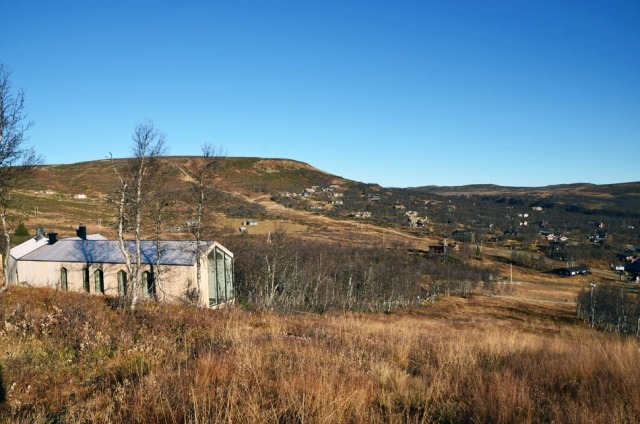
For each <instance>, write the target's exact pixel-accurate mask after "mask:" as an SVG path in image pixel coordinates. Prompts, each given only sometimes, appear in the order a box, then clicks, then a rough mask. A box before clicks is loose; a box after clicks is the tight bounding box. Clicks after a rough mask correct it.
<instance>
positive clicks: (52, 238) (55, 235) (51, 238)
mask: <svg viewBox="0 0 640 424" xmlns="http://www.w3.org/2000/svg"><path fill="white" fill-rule="evenodd" d="M47 236H49V244H54V243H55V242H57V241H58V233H47Z"/></svg>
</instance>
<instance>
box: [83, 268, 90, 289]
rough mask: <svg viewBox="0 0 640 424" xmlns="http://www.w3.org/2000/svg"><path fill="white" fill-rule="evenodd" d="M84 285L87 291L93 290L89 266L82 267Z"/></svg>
mask: <svg viewBox="0 0 640 424" xmlns="http://www.w3.org/2000/svg"><path fill="white" fill-rule="evenodd" d="M82 287H83V288H84V291H86V292H87V293H89V292H90V291H91V286H90V283H89V268H83V269H82Z"/></svg>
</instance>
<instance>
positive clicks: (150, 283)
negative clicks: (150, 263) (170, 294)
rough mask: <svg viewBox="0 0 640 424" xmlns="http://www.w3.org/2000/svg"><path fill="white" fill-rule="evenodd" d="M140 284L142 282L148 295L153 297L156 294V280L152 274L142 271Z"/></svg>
mask: <svg viewBox="0 0 640 424" xmlns="http://www.w3.org/2000/svg"><path fill="white" fill-rule="evenodd" d="M142 284H144V288H145V292H146V294H147V296H149V297H155V295H156V282H155V281H154V279H153V274H152V273H151V272H149V271H145V272H143V273H142Z"/></svg>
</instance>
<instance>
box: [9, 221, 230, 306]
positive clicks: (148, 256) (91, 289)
mask: <svg viewBox="0 0 640 424" xmlns="http://www.w3.org/2000/svg"><path fill="white" fill-rule="evenodd" d="M126 248H127V249H128V251H129V252H130V253H131V255H132V261H134V262H135V246H134V242H133V241H127V242H126ZM140 250H141V259H142V268H143V269H142V281H141V285H142V294H143V295H144V296H146V297H148V298H150V299H157V300H161V301H163V300H166V301H170V302H183V301H186V300H187V299H189V298H191V297H192V296H193V293H194V292H199V293H200V300H199V302H200V305H201V306H204V307H216V306H219V305H222V304H226V303H229V302H232V301H233V300H234V284H233V253H231V252H230V251H229V250H228V249H226V248H225V247H224V246H222V245H221V244H220V243H218V242H215V241H203V242H201V244H200V252H201V254H200V257H196V255H197V251H198V249H196V242H195V241H169V240H162V241H159V242H156V241H155V240H144V241H142V242H141V245H140ZM158 258H159V260H158ZM198 261H199V262H200V266H201V286H200V287H196V286H197V273H196V270H197V265H196V264H197V262H198ZM158 266H159V268H160V269H158ZM7 271H8V276H9V281H10V282H11V283H13V284H25V285H28V286H33V287H50V288H56V289H59V290H65V291H66V290H70V291H81V292H86V293H94V294H102V295H111V296H123V295H124V294H125V292H126V288H127V282H128V281H129V280H130V277H129V276H128V275H127V267H126V265H125V259H124V255H123V254H122V251H121V250H120V245H119V242H118V241H117V240H107V239H106V238H105V237H103V236H101V235H99V234H92V235H87V234H86V228H85V227H83V226H81V227H79V228H78V232H77V236H76V237H71V238H64V239H58V238H57V234H56V233H49V234H48V237H42V236H41V235H39V236H36V237H35V238H33V239H31V240H28V241H26V242H25V243H23V244H21V245H18V246H16V247H14V248H13V249H11V255H10V257H9V266H8V270H7ZM159 272H160V275H161V279H160V280H159V282H160V283H161V284H156V277H157V275H159Z"/></svg>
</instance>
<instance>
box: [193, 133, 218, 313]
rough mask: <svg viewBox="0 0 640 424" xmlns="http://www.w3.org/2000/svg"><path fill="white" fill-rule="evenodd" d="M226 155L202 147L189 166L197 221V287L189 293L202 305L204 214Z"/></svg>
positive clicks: (195, 222)
mask: <svg viewBox="0 0 640 424" xmlns="http://www.w3.org/2000/svg"><path fill="white" fill-rule="evenodd" d="M223 159H224V154H223V152H222V149H216V148H215V147H214V146H213V145H212V144H210V143H205V144H203V145H202V155H201V156H199V157H197V158H194V159H193V160H192V161H191V162H190V164H189V171H190V172H191V175H192V178H193V198H194V200H195V204H196V210H195V217H194V218H195V219H194V220H193V221H192V222H191V223H190V225H189V227H190V230H191V233H192V234H193V236H194V238H195V242H196V243H195V255H196V287H195V291H194V293H189V297H190V298H193V299H194V300H197V302H198V304H199V303H200V292H201V283H202V264H201V263H200V256H201V255H202V249H203V246H202V231H203V225H204V222H203V221H204V214H205V210H206V207H207V205H208V204H210V203H211V201H212V199H211V195H212V191H213V188H214V178H215V175H216V171H217V169H218V168H219V166H220V164H221V162H222V160H223Z"/></svg>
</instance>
